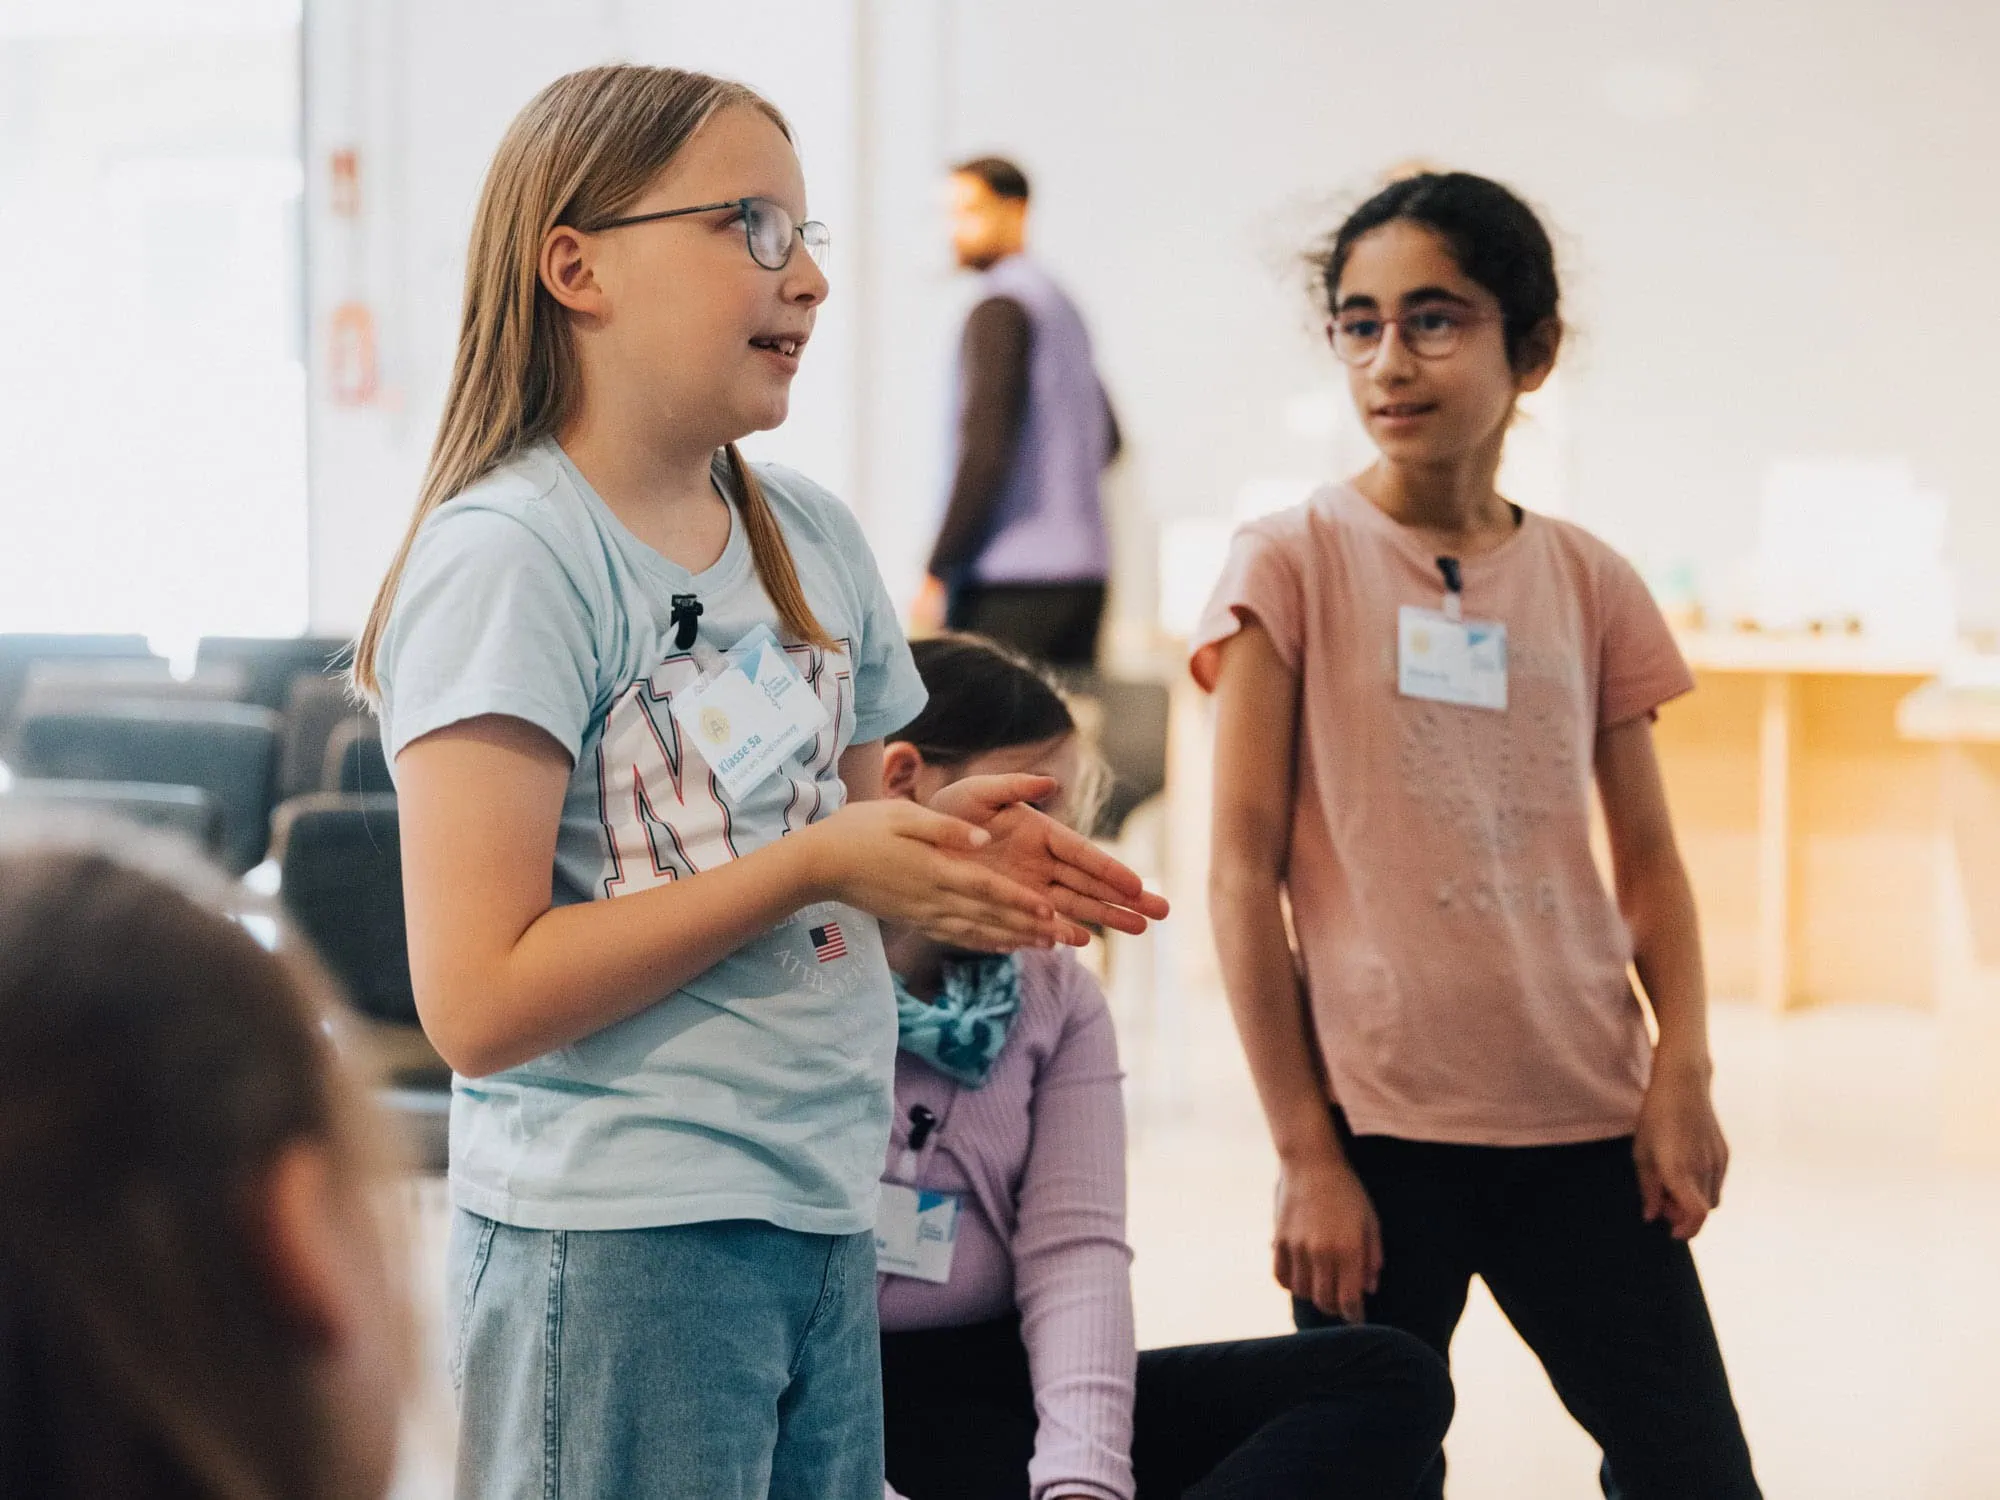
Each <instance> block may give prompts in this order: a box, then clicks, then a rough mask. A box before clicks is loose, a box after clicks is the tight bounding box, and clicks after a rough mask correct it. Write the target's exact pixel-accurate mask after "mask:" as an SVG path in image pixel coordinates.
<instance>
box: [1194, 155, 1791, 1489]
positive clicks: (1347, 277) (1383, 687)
mask: <svg viewBox="0 0 2000 1500" xmlns="http://www.w3.org/2000/svg"><path fill="white" fill-rule="evenodd" d="M1320 280H1321V282H1322V284H1323V286H1324V290H1325V293H1326V298H1327V310H1328V314H1329V322H1328V325H1327V332H1328V337H1329V339H1330V341H1331V343H1332V346H1333V351H1334V353H1335V355H1336V356H1338V357H1339V359H1340V360H1341V361H1342V363H1343V364H1345V365H1346V367H1347V371H1348V383H1349V387H1350V390H1351V393H1352V395H1353V398H1354V402H1355V406H1356V408H1357V410H1358V411H1359V413H1360V416H1361V419H1362V422H1363V424H1364V426H1365V427H1366V429H1367V431H1368V434H1369V436H1370V438H1371V439H1372V440H1373V442H1374V444H1375V446H1376V449H1377V452H1378V456H1377V459H1376V461H1375V462H1374V463H1373V464H1372V465H1371V466H1370V467H1369V468H1368V469H1366V470H1365V471H1363V472H1362V473H1361V474H1359V475H1357V476H1356V477H1355V478H1354V479H1352V480H1351V481H1349V482H1348V483H1346V484H1343V485H1337V486H1332V487H1329V488H1328V489H1325V490H1323V491H1321V492H1320V493H1318V494H1317V495H1315V496H1313V497H1312V498H1311V499H1310V500H1308V501H1307V502H1306V503H1305V504H1304V505H1302V506H1300V507H1298V508H1296V509H1294V510H1292V511H1289V512H1285V513H1283V514H1280V515H1277V516H1273V517H1270V518H1268V519H1266V520H1264V521H1260V522H1258V523H1256V524H1254V525H1252V526H1250V527H1247V528H1246V529H1245V530H1244V531H1243V532H1242V533H1241V534H1240V535H1239V536H1238V537H1237V539H1236V542H1235V546H1234V548H1233V550H1232V552H1231V555H1230V559H1229V563H1228V566H1227V567H1226V569H1225V571H1224V574H1223V577H1222V580H1221V582H1220V583H1219V584H1218V586H1217V589H1216V592H1215V596H1214V598H1213V599H1212V600H1211V601H1210V604H1209V607H1208V610H1207V613H1206V614H1205V616H1204V618H1203V620H1202V623H1201V625H1200V627H1199V629H1198V631H1197V633H1196V637H1195V640H1194V643H1193V645H1194V655H1193V663H1192V665H1193V671H1194V675H1195V678H1196V680H1197V681H1199V682H1200V683H1201V684H1202V685H1203V686H1204V687H1206V688H1209V689H1211V690H1213V692H1214V693H1215V696H1216V708H1217V733H1216V757H1215V856H1214V868H1213V872H1212V876H1211V905H1212V911H1213V917H1214V923H1215V934H1216V941H1217V945H1218V947H1219V949H1220V952H1221V957H1222V965H1223V975H1224V980H1225V983H1226V986H1227V988H1228V992H1229V999H1230V1004H1231V1007H1232V1008H1233V1010H1234V1011H1235V1014H1236V1019H1237V1024H1238V1029H1239V1030H1240V1032H1241V1034H1242V1037H1243V1044H1244V1048H1245V1050H1246V1052H1247V1053H1248V1055H1249V1060H1250V1066H1251V1071H1252V1073H1253V1075H1254V1076H1255V1078H1256V1082H1257V1087H1258V1091H1259V1094H1260V1096H1261V1098H1262V1101H1263V1105H1264V1111H1265V1114H1266V1116H1267V1118H1268V1120H1269V1123H1270V1127H1271V1132H1272V1136H1273V1139H1274V1140H1275V1142H1276V1145H1277V1148H1278V1153H1279V1157H1280V1162H1281V1176H1280V1184H1279V1193H1278V1208H1277V1228H1276V1235H1275V1239H1274V1250H1275V1269H1276V1274H1277V1278H1278V1280H1279V1281H1280V1282H1281V1283H1283V1284H1284V1286H1285V1287H1287V1288H1288V1289H1289V1290H1290V1291H1291V1293H1292V1294H1293V1298H1294V1308H1295V1313H1296V1317H1297V1321H1298V1322H1299V1324H1300V1326H1301V1327H1310V1326H1318V1325H1321V1324H1324V1323H1328V1322H1334V1321H1341V1320H1344V1321H1347V1322H1360V1321H1363V1320H1364V1318H1365V1319H1366V1320H1367V1321H1371V1322H1377V1323H1385V1324H1389V1325H1391V1326H1394V1327H1399V1328H1403V1329H1405V1330H1407V1331H1409V1332H1411V1333H1414V1334H1416V1335H1417V1336H1418V1337H1419V1338H1421V1339H1423V1340H1424V1341H1425V1342H1427V1343H1429V1344H1430V1345H1431V1346H1432V1347H1433V1348H1434V1349H1436V1350H1437V1351H1438V1352H1439V1353H1440V1354H1444V1353H1447V1352H1448V1350H1449V1347H1450V1342H1451V1335H1452V1331H1453V1329H1454V1328H1455V1327H1456V1325H1457V1323H1458V1319H1459V1317H1460V1315H1461V1314H1462V1312H1463V1311H1464V1307H1465V1298H1466V1293H1467V1290H1468V1288H1469V1286H1470V1282H1471V1278H1472V1277H1473V1276H1480V1277H1483V1278H1484V1279H1485V1281H1486V1283H1487V1285H1488V1286H1489V1287H1490V1288H1491V1290H1492V1292H1493V1294H1494V1297H1495V1299H1496V1300H1497V1301H1498V1302H1499V1304H1500V1307H1501V1309H1502V1310H1503V1311H1504V1312H1505V1313H1506V1314H1507V1316H1508V1318H1509V1319H1510V1320H1511V1321H1512V1322H1513V1324H1514V1326H1515V1327H1516V1329H1518V1330H1519V1331H1520V1333H1521V1335H1522V1336H1523V1337H1524V1338H1525V1339H1526V1340H1527V1341H1528V1343H1529V1345H1530V1346H1531V1347H1532V1348H1533V1349H1534V1351H1535V1353H1536V1354H1537V1355H1538V1356H1539V1357H1540V1359H1541V1361H1542V1363H1543V1366H1544V1367H1545V1368H1546V1369H1547V1371H1548V1373H1549V1377H1550V1379H1551V1380H1552V1381H1553V1383H1554V1384H1555V1387H1556V1390H1557V1392H1558V1394H1559V1395H1561V1397H1562V1399H1563V1401H1564V1403H1565V1404H1566V1405H1567V1406H1568V1407H1569V1409H1570V1411H1571V1413H1572V1414H1573V1415H1574V1416H1575V1417H1576V1418H1577V1420H1578V1421H1579V1422H1580V1423H1582V1424H1583V1426H1584V1427H1585V1428H1586V1429H1587V1430H1588V1431H1589V1432H1590V1434H1591V1436H1592V1437H1594V1438H1595V1439H1596V1440H1597V1441H1598V1442H1599V1443H1600V1444H1601V1445H1602V1447H1603V1449H1604V1454H1605V1463H1604V1471H1603V1476H1602V1478H1603V1485H1604V1489H1605V1493H1606V1494H1607V1495H1609V1496H1613V1497H1622V1500H1693V1497H1696V1496H1699V1497H1701V1500H1748V1497H1755V1496H1757V1495H1758V1494H1759V1491H1758V1488H1757V1483H1756V1480H1755V1479H1754V1477H1753V1476H1752V1473H1751V1465H1750V1455H1749V1450H1748V1447H1747V1445H1746V1444H1745V1442H1744V1438H1743V1432H1742V1428H1741V1424H1740V1423H1739V1421H1738V1419H1737V1415H1736V1409H1735V1405H1734V1402H1733V1401H1732V1399H1731V1396H1730V1392H1729V1383H1728V1378H1727V1376H1726V1375H1725V1373H1724V1371H1723V1365H1722V1357H1721V1354H1720V1351H1719V1350H1718V1348H1717V1345H1716V1340H1715V1333H1714V1329H1713V1326H1712V1325H1711V1323H1710V1320H1709V1314H1708V1308H1707V1304H1706V1301H1705V1299H1704V1297H1703V1295H1702V1290H1701V1283H1700V1280H1699V1278H1698V1276H1697V1275H1696V1272H1695V1266H1694V1261H1693V1258H1692V1256H1691V1255H1690V1253H1689V1250H1688V1246H1687V1241H1688V1240H1690V1239H1692V1238H1693V1236H1694V1235H1695V1234H1696V1233H1697V1232H1698V1231H1699V1230H1700V1228H1701V1226H1702V1222H1703V1220H1704V1219H1706V1217H1707V1216H1708V1214H1709V1212H1710V1211H1711V1210H1712V1209H1713V1208H1714V1207H1715V1206H1716V1204H1717V1203H1718V1202H1719V1201H1720V1198H1721V1192H1722V1182H1723V1177H1724V1174H1725V1171H1726V1169H1727V1165H1728V1148H1727V1146H1726V1145H1725V1143H1724V1141H1723V1138H1722V1130H1721V1127H1720V1125H1719V1124H1718V1123H1717V1121H1716V1117H1715V1111H1714V1107H1713V1105H1712V1103H1711V1101H1710V1097H1709V1079H1710V1072H1711V1068H1710V1061H1709V1051H1708V1036H1707V1013H1706V1012H1707V997H1706V988H1705V982H1704V979H1703V975H1702V960H1701V943H1700V938H1699V934H1698V933H1697V930H1696V923H1695V912H1694V902H1693V898H1692V895H1691V894H1690V891H1689V888H1688V882H1687V876H1686V873H1685V871H1684V870H1683V869H1682V866H1681V861H1680V855H1679V853H1678V851H1677V850H1676V848H1675V844H1674V835H1673V828H1672V825H1671V822H1670V820H1669V818H1668V814H1667V806H1666V799H1665V796H1664V794H1663V792H1662V789H1661V783H1660V773H1659V767H1658V764H1657V762H1656V760H1655V757H1654V749H1653V738H1652V719H1653V713H1654V710H1655V709H1657V708H1658V707H1659V706H1660V704H1662V703H1664V702H1665V701H1666V700H1668V699H1669V698H1673V697H1676V696H1678V695H1679V694H1681V693H1683V692H1685V691H1687V690H1688V689H1689V688H1691V687H1692V686H1693V680H1692V678H1691V677H1690V675H1689V673H1688V670H1687V667H1686V665H1685V664H1684V663H1683V662H1682V660H1681V658H1680V654H1679V652H1678V651H1677V650H1676V648H1675V646H1674V642H1673V638H1672V636H1671V635H1670V634H1669V633H1668V631H1667V628H1666V625H1665V623H1664V622H1663V621H1662V619H1661V618H1660V614H1659V611H1658V610H1657V609H1656V608H1655V607H1654V605H1653V602H1652V599H1651V597H1650V596H1649V595H1648V594H1647V592H1646V589H1645V587H1644V585H1643V584H1642V583H1641V582H1640V580H1639V578H1638V576H1637V574H1636V573H1634V571H1633V570H1632V568H1631V567H1630V565H1628V564H1627V563H1626V562H1625V561H1624V560H1623V559H1622V558H1620V557H1619V556H1618V555H1617V554H1616V553H1614V552H1613V551H1611V549H1610V548H1608V547H1606V546H1605V545H1604V544H1603V543H1602V542H1599V541H1598V540H1597V539H1596V538H1594V537H1592V536H1591V535H1590V534H1589V533H1587V532H1585V531H1583V530H1582V529H1581V528H1580V527H1576V526H1572V525H1569V524H1567V523H1565V522H1561V521H1556V520H1553V519H1550V518H1548V517H1544V516H1539V515H1533V514H1529V513H1527V512H1525V511H1523V510H1522V509H1521V508H1520V507H1519V506H1516V505H1513V504H1511V503H1510V502H1509V501H1507V500H1506V499H1504V498H1503V497H1502V496H1501V495H1500V493H1499V491H1498V490H1497V489H1496V488H1495V480H1496V476H1497V474H1498V472H1499V467H1500V456H1501V450H1502V447H1503V445H1504V443H1505V439H1506V434H1507V428H1508V425H1509V423H1510V422H1511V420H1512V418H1513V415H1514V409H1515V403H1516V401H1517V400H1518V398H1519V397H1520V396H1521V395H1523V394H1525V393H1526V392H1529V391H1533V390H1535V389H1536V388H1537V387H1539V386H1540V385H1541V384H1542V383H1543V381H1545V380H1546V379H1547V378H1548V375H1549V372H1550V370H1551V369H1552V368H1553V367H1554V364H1555V359H1556V352H1557V349H1558V347H1559V345H1560V343H1561V339H1562V329H1563V325H1562V320H1561V317H1560V314H1559V312H1558V288H1557V282H1556V273H1555V264H1554V256H1553V254H1552V252H1551V249H1550V245H1549V240H1548V236H1547V234H1546V232H1545V231H1544V230H1543V228H1542V226H1541V224H1540V223H1539V222H1538V221H1537V220H1536V218H1535V215H1534V213H1533V212H1532V211H1531V210H1530V209H1529V208H1528V207H1527V206H1526V205H1525V204H1524V203H1522V202H1521V201H1520V199H1518V198H1516V197H1515V196H1514V195H1513V194H1512V193H1510V192H1509V191H1508V190H1507V189H1505V188H1503V187H1501V186H1500V185H1498V184H1497V183H1493V182H1489V181H1487V180H1485V179H1484V178H1479V177H1474V176H1470V175H1467V174H1464V173H1450V174H1429V173H1427V174H1424V175H1421V176H1416V177H1411V178H1408V179H1405V180H1403V181H1400V182H1397V183H1395V184H1393V185H1391V186H1390V187H1388V188H1385V189H1384V190H1383V191H1382V192H1380V193H1378V194H1377V195H1376V196H1375V197H1374V198H1372V199H1370V200H1369V201H1368V202H1367V203H1365V204H1363V205H1362V206H1361V207H1360V208H1359V209H1358V210H1356V211H1355V213H1354V214H1353V215H1352V216H1351V217H1350V218H1349V219H1348V220H1347V222H1346V223H1345V224H1344V225H1343V226H1342V227H1341V229H1340V230H1339V232H1338V233H1337V234H1336V235H1335V237H1334V239H1333V241H1332V243H1331V245H1330V246H1329V247H1328V250H1327V252H1326V255H1325V259H1324V263H1323V265H1322V266H1321V268H1320ZM1593 783H1594V784H1595V787H1596V791H1597V796H1598V799H1599V801H1600V803H1601V805H1602V808H1603V812H1604V821H1605V826H1606V829H1607V831H1608V833H1609V836H1610V846H1611V856H1612V865H1613V867H1614V871H1615V877H1616V878H1615V881H1614V885H1615V895H1614V894H1613V893H1612V892H1607V891H1606V889H1605V887H1604V883H1603V881H1602V879H1601V878H1600V877H1599V874H1598V871H1597V867H1596V864H1595V862H1594V861H1593V859H1592V855H1591V846H1590V827H1591V789H1592V785H1593ZM1287 905H1289V909H1290V923H1289V927H1288V925H1287V917H1286V908H1287ZM1292 934H1295V935H1296V936H1295V938H1294V937H1293V936H1292ZM1632 969H1636V971H1637V973H1638V976H1639V980H1640V982H1641V984H1642V985H1643V986H1644V988H1645V992H1646V996H1647V999H1648V1001H1649V1002H1650V1004H1651V1008H1652V1012H1653V1016H1654V1019H1655V1021H1656V1022H1657V1026H1658V1033H1659V1036H1658V1041H1657V1042H1654V1041H1653V1040H1652V1039H1651V1037H1650V1035H1649V1033H1648V1030H1647V1027H1646V1021H1645V1015H1644V1012H1643V1010H1642V1008H1641V1005H1640V1002H1639V999H1638V997H1637V996H1636V995H1635V994H1634V992H1633V988H1632V985H1631V982H1630V980H1629V978H1628V972H1629V970H1632ZM1329 1104H1331V1106H1332V1107H1331V1108H1329V1107H1328V1106H1329ZM1423 1493H1425V1494H1428V1495H1433V1496H1435V1495H1441V1494H1442V1493H1443V1465H1442V1462H1440V1463H1439V1465H1438V1466H1437V1468H1436V1469H1435V1471H1434V1472H1433V1474H1432V1475H1431V1476H1430V1478H1429V1480H1428V1481H1427V1485H1426V1488H1425V1490H1424V1491H1423Z"/></svg>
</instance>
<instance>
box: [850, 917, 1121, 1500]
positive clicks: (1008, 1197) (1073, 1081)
mask: <svg viewBox="0 0 2000 1500" xmlns="http://www.w3.org/2000/svg"><path fill="white" fill-rule="evenodd" d="M1021 959H1022V974H1021V1009H1020V1012H1019V1014H1018V1015H1017V1016H1016V1017H1015V1019H1014V1025H1013V1029H1012V1031H1011V1032H1010V1034H1009V1036H1008V1038H1007V1045H1006V1047H1005V1048H1004V1049H1003V1050H1002V1052H1001V1054H1000V1058H999V1061H998V1062H997V1063H995V1065H994V1068H993V1072H992V1074H991V1075H990V1076H989V1077H988V1078H987V1080H986V1083H985V1086H984V1087H982V1088H978V1089H968V1088H963V1087H961V1086H960V1085H958V1084H957V1083H954V1082H953V1081H952V1080H951V1079H949V1078H947V1077H946V1076H945V1075H944V1074H942V1073H940V1072H938V1071H937V1070H936V1069H935V1068H933V1067H931V1066H930V1065H929V1064H928V1063H925V1062H922V1061H920V1060H919V1059H917V1058H914V1057H912V1056H910V1055H909V1054H908V1053H905V1052H899V1053H897V1055H896V1121H895V1128H894V1132H893V1134H892V1136H891V1139H890V1142H889V1157H888V1163H887V1170H886V1171H885V1172H884V1177H885V1178H886V1179H887V1180H890V1181H896V1182H906V1183H910V1184H912V1185H913V1186H917V1187H923V1188H931V1189H936V1190H938V1191H943V1192H955V1193H961V1194H963V1195H964V1197H965V1201H964V1207H963V1208H962V1209H961V1210H960V1214H959V1226H958V1248H957V1251H956V1253H955V1254H954V1256H953V1260H952V1273H951V1280H950V1281H949V1282H947V1283H945V1284H943V1285H937V1284H934V1283H931V1282H927V1281H919V1280H916V1279H913V1278H910V1277H903V1276H882V1277H879V1278H878V1279H877V1288H878V1292H879V1300H880V1304H881V1312H882V1327H883V1328H884V1329H885V1330H887V1331H890V1332H898V1331H902V1330H907V1329H914V1328H940V1327H950V1326H955V1325H962V1324H967V1323H977V1322H981V1321H984V1320H986V1319H989V1318H997V1317H1002V1316H1005V1315H1006V1314H1007V1313H1008V1312H1010V1311H1011V1310H1013V1309H1015V1308H1018V1309H1019V1310H1020V1314H1021V1337H1022V1341H1023V1342H1024V1343H1025V1344H1026V1346H1027V1351H1028V1371H1029V1375H1030V1378H1031V1380H1032V1382H1033V1384H1034V1389H1035V1414H1036V1418H1037V1422H1038V1426H1037V1429H1036V1434H1035V1455H1034V1458H1033V1460H1032V1461H1031V1462H1030V1464H1029V1466H1028V1484H1029V1493H1030V1494H1031V1496H1033V1497H1034V1500H1043V1497H1044V1496H1048V1495H1058V1494H1063V1495H1067V1494H1087V1495H1093V1496H1102V1497H1103V1500H1132V1458H1131V1455H1132V1381H1133V1371H1134V1368H1135V1366H1136V1363H1137V1354H1136V1353H1135V1345H1134V1341H1133V1332H1132V1287H1131V1280H1130V1274H1129V1273H1130V1266H1131V1261H1132V1252H1131V1250H1130V1248H1129V1247H1128V1246H1127V1245H1126V1243H1125V1108H1124V1101H1123V1099H1122V1097H1121V1096H1120V1093H1119V1083H1120V1073H1119V1068H1118V1042H1117V1037H1116V1035H1115V1034H1114V1032H1113V1030H1112V1026H1111V1012H1110V1010H1109V1009H1108V1008H1107V1007H1106V1005H1105V1002H1104V995H1103V992H1102V991H1101V990H1099V989H1098V987H1097V983H1096V981H1095V980H1093V979H1092V978H1091V977H1090V975H1089V974H1088V973H1087V972H1085V970H1084V969H1083V967H1082V966H1081V965H1079V964H1078V963H1077V962H1076V960H1075V959H1074V958H1073V957H1071V956H1070V955H1069V954H1068V953H1067V952H1063V951H1060V950H1059V951H1056V952H1041V951H1032V950H1031V951H1028V952H1025V953H1023V954H1022V955H1021ZM919 1104H922V1105H925V1106H927V1107H928V1108H929V1109H930V1110H931V1111H932V1112H933V1113H934V1114H935V1115H936V1117H937V1119H938V1121H939V1124H938V1125H937V1126H936V1128H935V1129H934V1130H933V1131H932V1132H931V1136H930V1139H929V1140H928V1141H927V1142H926V1143H925V1145H924V1148H923V1150H922V1151H920V1152H918V1153H917V1156H916V1160H915V1162H914V1168H915V1170H914V1172H906V1171H905V1170H904V1169H905V1168H907V1167H908V1166H910V1165H912V1164H911V1163H909V1162H906V1161H905V1159H904V1158H905V1152H906V1148H907V1146H908V1142H909V1133H910V1111H911V1109H912V1108H914V1107H915V1106H917V1105H919Z"/></svg>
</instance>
